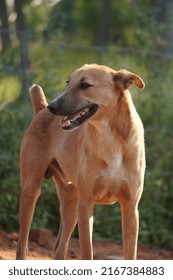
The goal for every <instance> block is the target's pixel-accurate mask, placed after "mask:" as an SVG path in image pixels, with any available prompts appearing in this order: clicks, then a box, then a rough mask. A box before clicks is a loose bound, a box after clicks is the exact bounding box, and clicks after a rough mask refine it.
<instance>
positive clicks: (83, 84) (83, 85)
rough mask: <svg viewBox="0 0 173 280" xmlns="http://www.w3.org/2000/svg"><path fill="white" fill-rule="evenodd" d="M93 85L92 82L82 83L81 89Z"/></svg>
mask: <svg viewBox="0 0 173 280" xmlns="http://www.w3.org/2000/svg"><path fill="white" fill-rule="evenodd" d="M91 86H92V85H90V84H88V83H81V84H80V88H81V89H87V88H89V87H91Z"/></svg>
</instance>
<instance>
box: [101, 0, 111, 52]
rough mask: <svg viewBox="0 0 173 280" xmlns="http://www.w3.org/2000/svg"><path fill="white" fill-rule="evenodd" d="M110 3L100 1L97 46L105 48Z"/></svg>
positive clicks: (108, 1)
mask: <svg viewBox="0 0 173 280" xmlns="http://www.w3.org/2000/svg"><path fill="white" fill-rule="evenodd" d="M111 1H112V0H102V1H101V2H102V10H101V16H100V23H99V35H98V45H99V46H102V47H105V46H106V45H107V44H108V40H109V30H110V29H109V25H110V16H111Z"/></svg>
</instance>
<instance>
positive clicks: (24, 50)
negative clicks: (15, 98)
mask: <svg viewBox="0 0 173 280" xmlns="http://www.w3.org/2000/svg"><path fill="white" fill-rule="evenodd" d="M23 3H24V1H23V0H14V5H15V11H16V13H17V18H16V34H17V37H18V40H19V42H20V59H21V77H22V91H23V92H26V91H27V90H28V78H27V76H28V69H29V54H28V32H27V28H26V23H25V17H24V13H23Z"/></svg>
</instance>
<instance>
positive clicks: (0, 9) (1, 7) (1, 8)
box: [0, 0, 11, 52]
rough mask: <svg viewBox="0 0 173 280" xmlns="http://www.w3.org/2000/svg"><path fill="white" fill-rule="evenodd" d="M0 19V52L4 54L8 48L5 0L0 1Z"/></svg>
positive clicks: (8, 37)
mask: <svg viewBox="0 0 173 280" xmlns="http://www.w3.org/2000/svg"><path fill="white" fill-rule="evenodd" d="M0 19H1V29H0V33H1V42H2V52H5V51H6V50H7V49H8V48H9V47H10V46H11V44H10V36H9V25H8V12H7V5H6V1H5V0H0Z"/></svg>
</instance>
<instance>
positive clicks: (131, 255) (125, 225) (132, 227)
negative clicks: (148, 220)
mask: <svg viewBox="0 0 173 280" xmlns="http://www.w3.org/2000/svg"><path fill="white" fill-rule="evenodd" d="M120 205H121V213H122V234H123V247H124V257H125V259H126V260H135V259H136V255H137V241H138V228H139V214H138V208H137V205H136V204H135V203H134V202H130V201H129V202H127V201H125V202H124V203H120Z"/></svg>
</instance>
